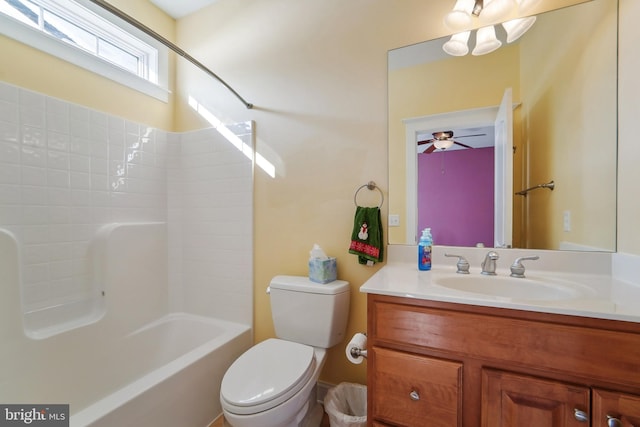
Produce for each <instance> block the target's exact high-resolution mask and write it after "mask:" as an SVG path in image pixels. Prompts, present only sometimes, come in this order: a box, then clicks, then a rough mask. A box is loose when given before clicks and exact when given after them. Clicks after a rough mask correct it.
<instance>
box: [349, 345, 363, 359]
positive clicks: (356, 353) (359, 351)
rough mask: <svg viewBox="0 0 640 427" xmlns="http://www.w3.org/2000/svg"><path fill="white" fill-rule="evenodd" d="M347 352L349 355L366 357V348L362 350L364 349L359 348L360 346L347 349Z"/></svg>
mask: <svg viewBox="0 0 640 427" xmlns="http://www.w3.org/2000/svg"><path fill="white" fill-rule="evenodd" d="M349 353H351V357H354V358H356V357H360V356H362V357H364V358H366V357H367V350H364V349H361V348H358V347H353V348H351V349H350V350H349Z"/></svg>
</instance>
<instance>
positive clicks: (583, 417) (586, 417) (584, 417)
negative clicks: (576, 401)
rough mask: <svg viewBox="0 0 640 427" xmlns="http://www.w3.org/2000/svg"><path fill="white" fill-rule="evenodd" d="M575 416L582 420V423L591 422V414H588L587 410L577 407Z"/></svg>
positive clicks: (574, 411)
mask: <svg viewBox="0 0 640 427" xmlns="http://www.w3.org/2000/svg"><path fill="white" fill-rule="evenodd" d="M573 416H574V417H575V418H576V420H578V421H580V422H581V423H586V422H589V415H587V413H586V412H584V411H581V410H580V409H577V408H576V409H574V410H573Z"/></svg>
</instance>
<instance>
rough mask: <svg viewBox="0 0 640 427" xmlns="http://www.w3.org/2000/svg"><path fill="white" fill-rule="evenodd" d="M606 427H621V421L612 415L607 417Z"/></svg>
mask: <svg viewBox="0 0 640 427" xmlns="http://www.w3.org/2000/svg"><path fill="white" fill-rule="evenodd" d="M607 427H622V421H620V420H619V419H618V418H616V417H614V416H612V415H607Z"/></svg>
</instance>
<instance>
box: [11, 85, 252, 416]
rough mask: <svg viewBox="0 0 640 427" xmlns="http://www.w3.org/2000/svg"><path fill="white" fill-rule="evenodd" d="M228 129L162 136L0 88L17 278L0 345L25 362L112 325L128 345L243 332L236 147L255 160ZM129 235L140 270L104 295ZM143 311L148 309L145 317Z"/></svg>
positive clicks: (247, 271) (242, 212) (245, 195)
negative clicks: (219, 329)
mask: <svg viewBox="0 0 640 427" xmlns="http://www.w3.org/2000/svg"><path fill="white" fill-rule="evenodd" d="M229 128H230V130H231V131H232V132H233V134H234V135H235V139H234V140H233V141H228V140H227V139H226V138H225V137H223V136H222V135H221V134H220V133H219V132H218V131H216V130H215V129H205V130H200V131H193V132H187V133H169V132H165V131H163V130H159V129H155V128H151V127H148V126H145V125H143V124H140V123H134V122H131V121H127V120H125V119H122V118H119V117H114V116H110V115H107V114H104V113H101V112H98V111H94V110H91V109H88V108H85V107H82V106H78V105H75V104H71V103H67V102H65V101H61V100H59V99H55V98H51V97H48V96H45V95H42V94H38V93H35V92H32V91H28V90H25V89H21V88H18V87H16V86H12V85H9V84H6V83H0V231H1V232H2V233H3V234H4V235H5V236H7V239H9V240H13V241H14V242H15V244H14V245H12V244H8V246H7V247H9V248H11V247H13V246H15V248H16V249H15V252H16V254H15V256H6V257H4V261H0V262H2V263H12V265H6V266H5V265H3V267H6V268H8V269H13V270H15V276H16V280H9V279H7V277H10V276H11V275H9V276H5V278H3V279H0V299H4V300H5V303H6V304H10V307H9V308H10V312H13V313H15V314H16V315H15V316H14V317H11V316H8V317H7V320H9V321H8V322H3V323H2V325H0V338H1V337H7V338H9V339H18V340H20V342H22V340H24V342H26V343H27V344H26V345H24V346H22V347H24V348H25V349H29V348H32V347H33V346H37V345H39V344H37V342H39V341H46V342H49V341H50V340H60V341H64V342H65V343H66V344H67V345H70V347H69V348H68V351H71V352H73V351H74V348H76V349H80V348H84V347H91V346H93V345H95V343H92V342H91V340H90V339H88V340H87V339H83V340H77V341H74V340H72V339H71V338H70V337H72V336H74V334H76V333H75V332H74V331H75V330H77V329H78V328H80V329H84V328H93V327H98V328H99V329H98V330H100V331H104V330H108V329H109V328H107V329H105V327H104V326H103V325H102V324H103V323H105V322H107V323H108V322H109V321H110V319H118V320H117V323H118V328H115V329H118V330H119V331H120V332H122V333H126V334H128V333H131V332H132V331H134V330H137V329H138V328H140V327H143V326H144V325H145V324H146V323H148V322H152V321H154V320H157V318H158V317H162V316H164V315H169V314H170V313H174V312H185V313H189V314H191V315H200V316H205V317H208V318H215V319H219V320H222V321H227V322H233V323H238V324H241V325H245V326H246V328H245V329H248V328H250V326H251V324H252V256H251V254H252V191H253V189H252V160H251V159H249V158H247V157H246V156H245V154H243V152H242V151H241V150H239V149H238V148H237V145H238V144H246V146H249V147H252V146H253V144H252V142H253V129H252V125H251V123H240V124H236V125H232V126H229ZM245 151H246V150H245ZM136 225H139V226H140V227H141V230H145V231H144V232H141V234H140V235H141V236H145V237H144V239H148V242H147V241H144V239H143V240H141V241H137V242H136V244H140V245H141V246H139V247H142V248H145V247H146V246H145V243H148V247H149V248H150V249H149V254H148V257H146V258H145V256H144V255H143V256H142V257H141V258H140V260H139V261H136V263H137V264H138V265H137V266H136V265H132V266H131V267H132V268H136V274H133V275H132V277H131V278H129V277H127V276H126V275H121V277H119V278H118V280H117V281H114V280H113V279H114V277H115V275H114V274H113V271H111V270H110V268H111V266H113V265H115V264H114V260H113V258H114V256H115V255H114V254H113V253H112V252H109V248H110V247H111V246H110V245H112V243H110V242H111V240H110V239H111V236H112V235H113V234H114V233H113V232H114V230H118V231H117V233H119V234H118V235H123V236H125V237H123V238H124V239H127V238H130V239H135V236H137V235H138V233H140V232H139V231H136V230H137V228H136ZM127 227H132V228H131V229H130V230H132V231H131V232H123V231H122V230H129V229H128V228H127ZM148 230H158V231H157V232H153V233H149V232H148ZM123 233H124V234H123ZM132 242H133V240H132ZM118 244H122V242H121V241H120V242H118ZM125 246H126V245H125ZM121 262H125V265H126V260H117V262H116V264H117V263H121ZM129 264H134V263H133V262H130V263H129ZM147 264H148V265H147ZM141 267H144V268H141ZM152 270H153V271H152ZM134 279H135V280H134ZM16 288H17V289H16ZM112 294H113V295H117V296H118V297H117V298H119V300H118V302H117V303H112V301H110V297H111V296H112ZM11 296H15V297H16V298H15V299H12V298H11ZM128 296H130V297H131V301H136V303H135V304H133V303H129V304H127V300H128ZM114 298H116V297H115V296H114ZM7 301H15V303H14V302H8V303H7ZM145 301H150V304H149V305H152V306H153V307H155V308H156V309H155V310H151V311H153V313H151V311H150V312H149V314H148V316H144V315H141V314H140V312H141V311H142V312H144V306H145ZM113 310H118V312H117V313H113V312H110V311H113ZM89 325H90V326H89ZM241 329H242V328H241ZM16 331H20V332H21V335H22V337H18V338H16V337H17V335H16ZM77 335H78V336H84V337H85V338H86V337H89V336H91V335H92V334H88V333H81V334H77ZM249 335H250V332H249ZM101 338H104V337H96V339H101ZM248 341H250V340H248ZM29 342H31V343H32V344H29ZM249 344H250V343H249ZM47 345H48V344H47ZM5 348H6V346H5ZM14 352H15V351H12V352H11V353H14ZM9 353H10V352H5V351H0V366H3V369H2V370H0V374H1V375H2V376H0V397H2V398H1V399H0V400H2V401H3V402H8V401H14V399H13V397H14V396H13V395H12V391H11V390H9V387H8V384H10V382H6V381H5V380H6V378H5V376H6V375H10V374H9V373H10V371H11V366H7V363H9V362H10V361H11V360H16V359H15V357H13V356H15V354H9ZM24 357H25V358H28V355H24ZM34 360H37V359H35V358H34ZM53 363H55V361H52V364H53ZM52 367H55V366H54V365H52ZM27 368H28V365H27ZM40 368H41V367H38V369H40ZM52 393H53V394H52V395H51V398H52V399H53V398H54V397H56V395H55V392H52ZM15 397H16V398H19V399H18V400H21V402H25V401H28V397H29V396H28V395H20V396H15ZM41 397H42V396H41ZM60 397H61V398H62V397H63V396H60ZM54 400H55V401H59V399H54ZM65 403H70V404H71V411H72V413H73V412H74V410H76V411H77V410H81V409H82V408H80V407H75V408H74V405H73V404H74V402H65Z"/></svg>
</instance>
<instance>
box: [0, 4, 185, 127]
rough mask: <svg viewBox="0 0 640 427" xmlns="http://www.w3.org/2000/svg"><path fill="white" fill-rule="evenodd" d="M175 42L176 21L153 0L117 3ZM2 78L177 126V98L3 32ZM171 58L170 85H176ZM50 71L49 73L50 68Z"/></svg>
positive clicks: (92, 105)
mask: <svg viewBox="0 0 640 427" xmlns="http://www.w3.org/2000/svg"><path fill="white" fill-rule="evenodd" d="M111 3H112V4H114V5H115V6H116V7H118V8H120V9H122V10H123V11H124V12H126V13H128V14H131V15H133V16H135V17H136V19H138V20H140V21H141V22H142V23H144V24H145V25H147V26H149V27H151V28H154V30H155V31H156V32H158V33H159V34H162V35H163V36H164V37H166V38H167V39H169V40H173V38H174V36H175V21H174V20H173V19H172V18H171V17H169V16H168V15H166V14H165V13H164V12H162V11H161V10H159V9H158V8H156V7H155V6H153V5H152V4H151V3H150V2H148V1H147V0H114V1H112V2H111ZM0 52H2V57H3V60H2V61H0V80H2V81H4V82H7V83H10V84H13V85H16V86H20V87H23V88H26V89H30V90H34V91H36V92H40V93H44V94H46V95H49V96H53V97H56V98H59V99H63V100H65V101H69V102H73V103H76V104H80V105H84V106H87V107H90V108H93V109H96V110H98V111H103V112H106V113H109V114H113V115H116V116H119V117H124V118H126V119H129V120H133V121H137V122H140V123H145V124H148V125H151V126H155V127H158V128H160V129H165V130H173V127H174V126H173V123H174V118H173V105H174V102H173V96H171V95H170V97H169V102H168V103H165V102H162V101H159V100H157V99H155V98H152V97H150V96H147V95H144V94H142V93H140V92H137V91H135V90H132V89H129V88H127V87H124V86H122V85H120V84H118V83H115V82H113V81H111V80H108V79H105V78H103V77H101V76H98V75H96V74H94V73H92V72H89V71H86V70H84V69H83V68H80V67H77V66H75V65H72V64H70V63H68V62H65V61H62V60H60V59H58V58H55V57H53V56H51V55H49V54H47V53H44V52H41V51H39V50H36V49H33V48H31V47H28V46H25V45H23V44H21V43H18V42H16V41H15V40H13V39H10V38H7V37H4V36H0ZM173 58H174V56H173V55H171V56H170V69H171V71H170V73H171V79H170V89H171V90H173V87H174V83H175V78H174V75H175V70H174V64H173V63H174V60H173ZM45 71H46V72H45Z"/></svg>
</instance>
